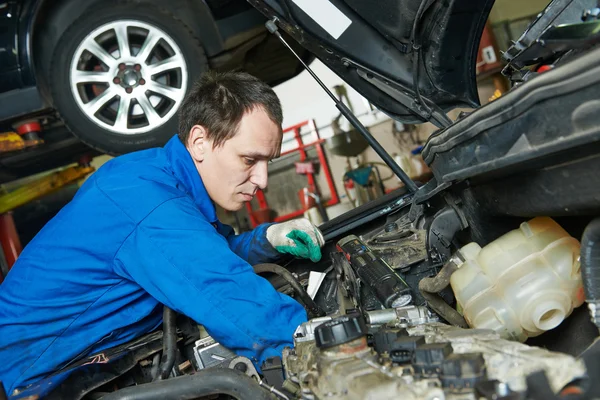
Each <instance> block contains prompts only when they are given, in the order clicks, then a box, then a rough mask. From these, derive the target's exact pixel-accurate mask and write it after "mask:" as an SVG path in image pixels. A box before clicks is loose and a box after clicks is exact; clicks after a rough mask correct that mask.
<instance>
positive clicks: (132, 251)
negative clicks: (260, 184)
mask: <svg viewBox="0 0 600 400" xmlns="http://www.w3.org/2000/svg"><path fill="white" fill-rule="evenodd" d="M114 268H115V271H116V272H117V273H118V274H120V275H121V276H123V277H124V278H126V279H131V280H133V281H135V282H137V283H138V284H139V285H140V286H141V287H142V288H143V289H144V290H146V291H147V292H148V293H149V294H150V295H152V296H153V297H154V298H155V299H156V300H158V301H159V302H161V303H163V304H165V305H167V306H168V307H170V308H172V309H173V310H175V311H177V312H179V313H182V314H185V315H187V316H188V317H190V318H192V319H193V320H195V321H196V322H197V323H199V324H201V325H203V326H204V327H205V328H206V330H207V331H208V332H209V333H210V335H211V336H212V337H213V338H214V339H215V340H217V341H218V342H219V343H221V344H222V345H224V346H225V347H227V348H229V349H230V350H232V351H234V352H236V353H237V354H239V355H242V356H246V357H248V358H250V359H251V360H253V361H254V362H255V364H256V365H257V366H260V364H262V362H263V361H264V360H265V359H266V358H269V357H273V356H277V355H279V356H280V355H281V351H282V350H283V348H284V347H285V346H291V345H292V344H293V340H292V336H293V332H294V330H295V329H296V328H297V326H298V325H299V324H301V323H302V322H304V321H306V313H305V311H304V309H303V307H302V306H301V305H300V304H299V303H298V302H296V301H295V300H294V299H292V298H291V297H289V296H286V295H283V294H281V293H278V292H277V291H275V289H273V287H272V286H271V284H270V283H269V282H268V281H267V280H266V279H264V278H262V277H260V276H258V275H256V274H255V273H254V271H253V269H252V267H251V266H250V265H249V264H248V263H247V262H246V261H244V260H243V259H241V258H240V257H239V256H238V255H236V254H235V253H234V252H233V251H231V249H230V248H229V243H228V242H227V239H226V238H225V237H224V236H222V235H221V234H219V233H218V232H217V230H216V228H215V227H213V225H211V224H210V223H209V222H208V221H206V219H205V218H204V216H203V215H202V214H201V213H200V212H199V210H198V209H197V208H196V207H195V205H194V204H193V203H192V201H191V199H188V198H186V197H182V198H177V199H172V200H169V201H167V202H166V203H163V204H162V205H161V206H159V207H157V208H156V209H155V210H154V211H153V212H152V213H151V214H150V215H148V216H147V217H146V218H145V219H144V220H143V221H142V222H141V223H139V224H138V225H137V227H136V229H135V230H134V231H133V232H132V233H131V234H130V235H129V237H128V238H127V240H126V241H125V242H124V243H123V245H122V246H121V248H120V249H119V251H118V252H117V254H116V256H115V266H114Z"/></svg>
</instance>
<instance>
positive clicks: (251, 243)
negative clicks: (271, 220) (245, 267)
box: [218, 222, 281, 265]
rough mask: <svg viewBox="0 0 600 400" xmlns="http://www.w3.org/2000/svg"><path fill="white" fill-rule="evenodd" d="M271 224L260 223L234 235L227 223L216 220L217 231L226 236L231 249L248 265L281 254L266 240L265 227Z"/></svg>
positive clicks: (275, 258) (271, 259) (272, 259)
mask: <svg viewBox="0 0 600 400" xmlns="http://www.w3.org/2000/svg"><path fill="white" fill-rule="evenodd" d="M271 225H273V224H262V225H259V226H257V227H256V228H254V229H253V230H251V231H250V232H243V233H240V234H239V235H236V234H235V232H234V231H233V228H232V227H231V226H229V225H225V224H221V223H220V222H218V230H219V232H220V233H221V234H222V235H223V236H225V237H226V238H227V242H229V247H230V248H231V250H232V251H233V252H234V253H235V254H237V255H238V256H240V257H241V258H242V259H244V260H246V261H247V262H248V263H249V264H250V265H256V264H261V263H266V262H273V261H275V260H277V259H278V258H279V257H281V254H280V253H279V252H278V251H277V250H275V248H273V246H271V244H270V243H269V241H268V240H267V228H268V227H269V226H271Z"/></svg>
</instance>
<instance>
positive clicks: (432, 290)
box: [419, 253, 469, 328]
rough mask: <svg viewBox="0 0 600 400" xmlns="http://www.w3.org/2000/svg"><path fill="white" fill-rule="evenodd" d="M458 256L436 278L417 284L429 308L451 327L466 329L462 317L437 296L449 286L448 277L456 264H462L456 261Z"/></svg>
mask: <svg viewBox="0 0 600 400" xmlns="http://www.w3.org/2000/svg"><path fill="white" fill-rule="evenodd" d="M459 254H460V253H457V254H456V255H455V256H454V257H452V258H451V259H450V261H448V262H447V263H446V265H444V267H443V268H442V269H441V271H440V272H439V273H438V274H437V275H436V276H434V277H428V278H423V279H421V282H419V290H420V291H421V294H422V295H423V297H424V298H425V300H426V301H427V304H428V305H429V307H431V308H432V309H433V310H434V311H435V312H436V313H438V314H439V315H440V316H441V317H442V318H444V319H445V320H446V321H448V322H449V323H450V324H452V325H455V326H459V327H461V328H468V327H469V324H467V321H465V319H464V318H463V316H462V315H460V314H459V313H458V311H456V310H455V309H453V308H452V307H450V305H448V303H446V302H445V301H444V299H442V298H441V297H440V296H439V295H438V293H439V292H441V291H442V290H444V289H445V288H446V287H448V285H450V277H451V276H452V274H453V273H454V272H455V271H456V270H457V269H458V264H459V263H462V262H461V260H460V259H458V257H459ZM463 261H464V260H463Z"/></svg>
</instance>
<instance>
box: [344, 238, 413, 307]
mask: <svg viewBox="0 0 600 400" xmlns="http://www.w3.org/2000/svg"><path fill="white" fill-rule="evenodd" d="M336 247H337V249H338V250H339V251H340V252H341V253H343V254H344V256H345V257H346V259H347V260H348V262H349V263H350V265H351V266H352V269H353V270H354V271H355V272H356V275H357V276H358V278H360V280H361V281H362V282H364V284H365V285H366V286H367V287H368V288H370V290H371V291H372V292H373V293H374V294H375V296H376V297H377V299H378V300H379V301H380V302H381V303H382V304H383V306H384V307H385V308H393V307H400V306H404V305H407V304H409V303H410V302H411V301H412V294H411V290H410V288H409V287H408V285H407V284H406V282H405V281H404V280H403V279H402V278H400V276H398V274H396V272H395V271H394V270H393V269H392V267H390V266H389V265H388V264H387V263H386V262H385V261H383V260H382V259H381V258H380V257H378V256H377V255H376V254H375V253H374V252H373V251H372V250H371V249H370V248H369V247H368V246H367V245H366V244H365V243H364V242H363V241H362V240H360V239H359V238H358V237H357V236H354V235H349V236H346V237H345V238H343V239H342V240H340V241H339V242H338V243H337V246H336Z"/></svg>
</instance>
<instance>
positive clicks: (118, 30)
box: [115, 24, 131, 58]
mask: <svg viewBox="0 0 600 400" xmlns="http://www.w3.org/2000/svg"><path fill="white" fill-rule="evenodd" d="M115 35H116V37H117V42H119V58H129V57H130V56H131V50H130V48H129V36H128V34H127V25H124V24H117V26H116V27H115Z"/></svg>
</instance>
